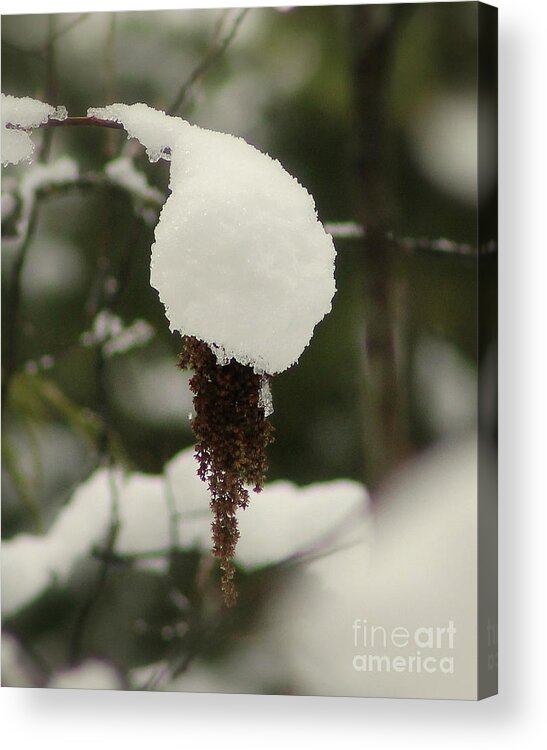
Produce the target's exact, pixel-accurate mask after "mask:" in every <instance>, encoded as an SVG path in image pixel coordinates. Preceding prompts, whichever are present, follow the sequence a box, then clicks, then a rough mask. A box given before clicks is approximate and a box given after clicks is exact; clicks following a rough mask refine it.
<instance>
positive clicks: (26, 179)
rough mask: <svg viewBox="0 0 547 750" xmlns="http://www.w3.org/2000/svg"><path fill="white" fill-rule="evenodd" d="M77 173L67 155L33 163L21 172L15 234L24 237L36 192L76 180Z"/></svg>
mask: <svg viewBox="0 0 547 750" xmlns="http://www.w3.org/2000/svg"><path fill="white" fill-rule="evenodd" d="M78 174H79V171H78V165H77V163H76V162H75V161H74V159H71V158H70V157H68V156H62V157H61V158H59V159H56V160H55V161H52V162H49V163H47V164H33V165H32V166H31V167H29V168H28V169H27V170H26V171H25V172H24V173H23V175H22V177H21V182H20V183H19V190H18V192H19V195H20V196H21V216H20V218H19V220H18V222H17V234H18V235H19V236H20V237H24V236H25V235H26V232H27V230H28V225H29V221H30V217H31V214H32V209H33V206H34V202H35V200H36V193H37V192H38V191H39V190H43V189H45V188H47V187H49V186H56V185H63V184H64V183H67V182H76V181H77V179H78Z"/></svg>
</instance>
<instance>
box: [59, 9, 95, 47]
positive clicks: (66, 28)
mask: <svg viewBox="0 0 547 750" xmlns="http://www.w3.org/2000/svg"><path fill="white" fill-rule="evenodd" d="M90 16H91V13H80V14H79V15H78V17H77V18H74V19H73V20H72V21H69V22H68V23H67V24H66V26H63V27H62V28H61V29H58V30H57V31H56V32H55V35H54V36H53V39H54V40H55V41H57V39H59V37H62V36H64V35H65V34H68V32H69V31H72V29H74V28H75V27H76V26H79V25H80V24H81V23H82V21H85V20H86V19H87V18H89V17H90Z"/></svg>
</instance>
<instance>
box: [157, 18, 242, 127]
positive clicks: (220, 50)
mask: <svg viewBox="0 0 547 750" xmlns="http://www.w3.org/2000/svg"><path fill="white" fill-rule="evenodd" d="M250 10H251V9H250V8H243V10H241V11H240V12H239V13H238V14H237V16H236V17H235V18H234V21H233V23H232V26H231V27H230V29H229V31H228V33H227V34H226V36H225V37H223V38H222V39H221V40H220V41H218V42H216V40H215V39H214V37H213V43H212V44H211V45H210V47H209V49H208V50H207V52H206V54H205V56H204V57H203V59H202V60H201V62H200V63H199V64H198V65H196V67H195V68H194V70H193V71H192V72H191V73H190V75H189V76H188V78H187V79H186V81H184V83H183V84H182V86H181V87H180V89H179V91H178V93H177V95H176V97H175V99H174V100H173V103H172V104H171V106H170V107H169V109H168V110H167V114H169V115H176V114H177V112H178V111H179V110H180V109H181V108H182V106H183V104H184V103H185V101H186V98H187V97H188V95H189V94H190V92H191V89H192V86H193V85H194V84H195V83H196V82H197V81H198V80H199V79H200V78H202V77H203V76H204V75H205V73H206V72H207V71H208V70H209V68H210V67H211V66H212V65H213V64H214V63H215V62H216V61H217V60H218V59H219V58H220V57H222V55H223V54H224V52H225V51H226V49H227V48H228V47H229V45H230V43H231V42H232V41H233V39H234V37H235V35H236V34H237V31H238V29H239V27H240V25H241V22H242V21H243V19H244V18H245V16H246V15H247V13H248V12H249V11H250Z"/></svg>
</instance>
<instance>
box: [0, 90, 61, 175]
mask: <svg viewBox="0 0 547 750" xmlns="http://www.w3.org/2000/svg"><path fill="white" fill-rule="evenodd" d="M66 117H67V111H66V109H65V108H64V107H57V108H55V107H52V106H51V105H50V104H45V103H44V102H39V101H37V100H36V99H31V98H30V97H28V96H24V97H22V98H19V97H15V96H10V95H8V94H2V106H1V124H2V164H3V166H6V164H18V163H19V162H20V161H23V160H26V161H29V160H30V158H31V156H32V154H33V151H34V143H33V142H32V140H31V138H30V133H29V132H27V131H29V130H30V129H31V128H37V127H38V126H40V125H43V124H44V123H45V122H47V121H48V120H49V119H52V120H64V119H66ZM8 125H9V126H10V127H8Z"/></svg>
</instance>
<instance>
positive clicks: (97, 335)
mask: <svg viewBox="0 0 547 750" xmlns="http://www.w3.org/2000/svg"><path fill="white" fill-rule="evenodd" d="M154 333H155V331H154V329H153V328H152V326H151V325H150V324H149V323H147V322H146V320H141V319H137V320H135V321H134V322H133V323H131V325H129V326H125V325H124V323H123V321H122V319H121V318H120V317H118V316H117V315H114V314H113V313H111V312H110V311H109V310H101V311H100V312H99V313H97V315H96V316H95V318H94V320H93V324H92V328H91V330H89V331H84V332H83V333H82V334H81V336H80V342H81V344H82V345H83V346H95V345H96V344H102V345H103V346H102V350H103V354H104V355H105V357H111V356H112V355H114V354H122V353H125V352H128V351H130V350H132V349H135V348H136V347H139V346H144V345H145V344H147V343H148V342H149V341H150V340H151V339H152V338H153V336H154Z"/></svg>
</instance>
